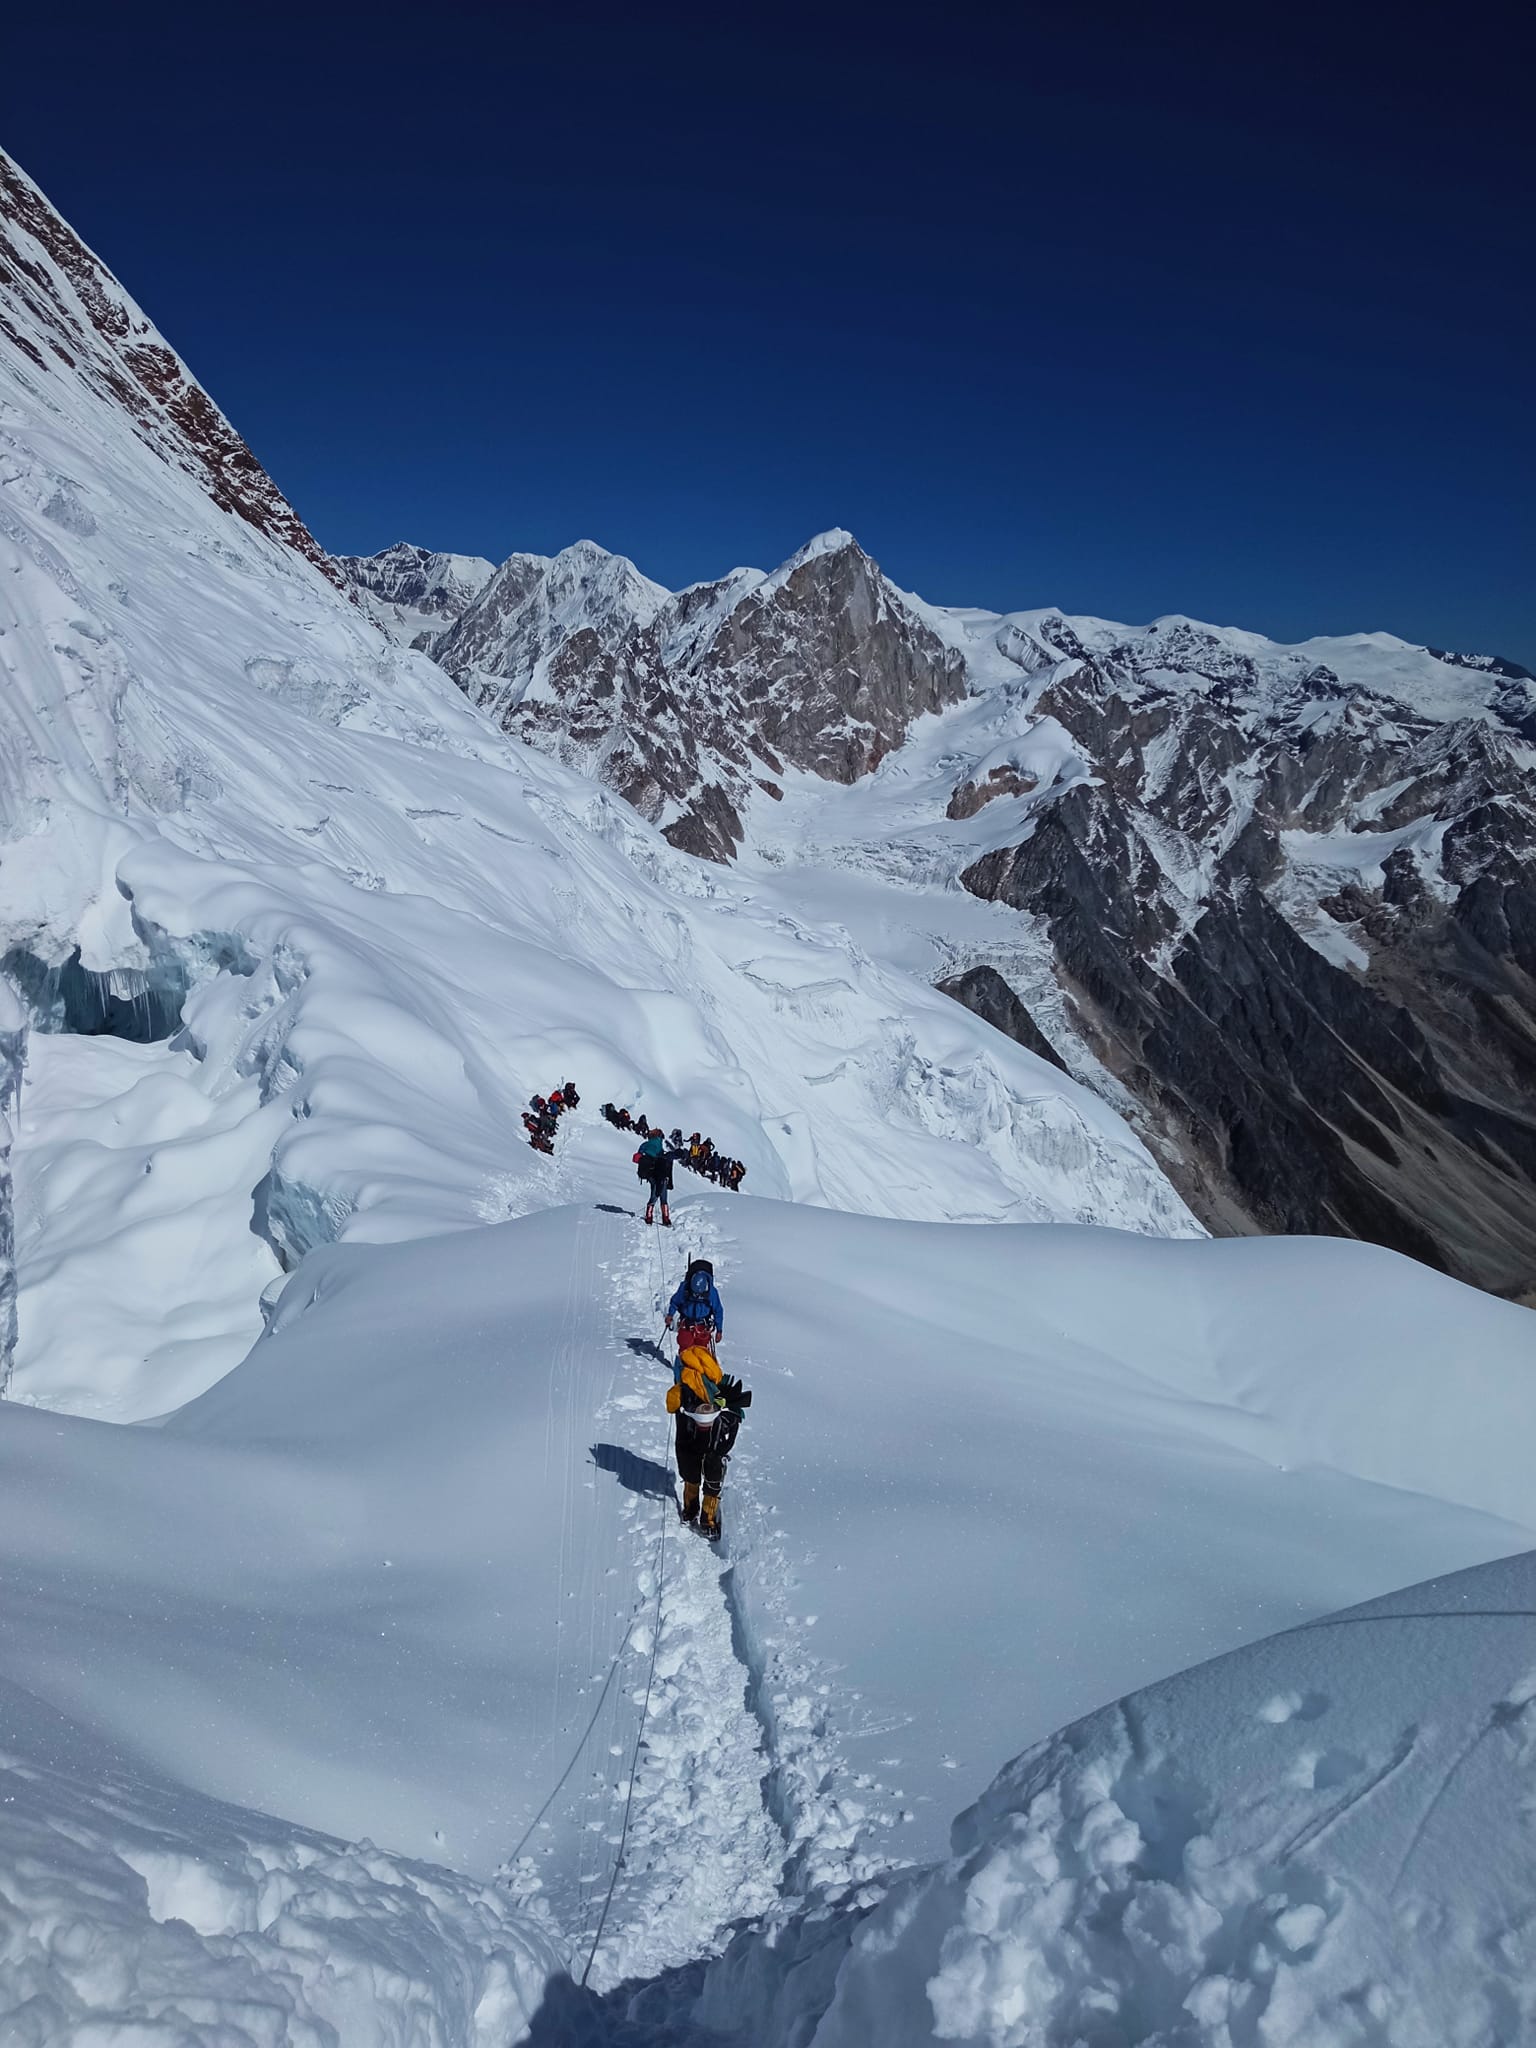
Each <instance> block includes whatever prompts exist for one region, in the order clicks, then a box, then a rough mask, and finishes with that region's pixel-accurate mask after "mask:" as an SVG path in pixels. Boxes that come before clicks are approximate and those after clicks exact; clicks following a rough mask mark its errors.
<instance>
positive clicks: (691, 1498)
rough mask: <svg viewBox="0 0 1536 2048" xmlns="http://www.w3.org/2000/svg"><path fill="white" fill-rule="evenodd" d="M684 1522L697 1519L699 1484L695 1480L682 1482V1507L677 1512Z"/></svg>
mask: <svg viewBox="0 0 1536 2048" xmlns="http://www.w3.org/2000/svg"><path fill="white" fill-rule="evenodd" d="M678 1512H679V1513H680V1514H681V1516H682V1518H683V1520H684V1521H685V1522H696V1521H697V1520H698V1519H699V1482H698V1481H697V1479H685V1480H684V1481H683V1505H682V1507H681V1508H680V1509H679V1510H678Z"/></svg>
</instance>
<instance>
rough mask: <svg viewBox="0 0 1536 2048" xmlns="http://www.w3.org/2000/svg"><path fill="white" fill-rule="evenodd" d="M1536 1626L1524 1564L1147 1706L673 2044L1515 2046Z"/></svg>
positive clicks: (683, 1995)
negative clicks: (701, 2033) (942, 1858)
mask: <svg viewBox="0 0 1536 2048" xmlns="http://www.w3.org/2000/svg"><path fill="white" fill-rule="evenodd" d="M1533 1624H1536V1555H1531V1554H1527V1555H1525V1556H1523V1557H1517V1558H1510V1559H1507V1560H1505V1561H1503V1562H1500V1563H1496V1564H1488V1565H1483V1566H1481V1567H1479V1568H1478V1569H1476V1570H1472V1571H1466V1572H1461V1573H1458V1574H1456V1575H1455V1576H1453V1577H1450V1578H1442V1579H1438V1580H1436V1581H1433V1582H1432V1583H1430V1584H1428V1585H1420V1586H1414V1587H1410V1588H1409V1589H1408V1590H1407V1591H1406V1592H1403V1593H1398V1594H1395V1595H1393V1596H1392V1597H1390V1598H1389V1599H1385V1600H1379V1601H1374V1602H1371V1603H1369V1604H1368V1605H1365V1606H1362V1607H1357V1608H1354V1609H1352V1610H1351V1611H1349V1612H1346V1613H1342V1614H1337V1615H1333V1616H1331V1617H1329V1618H1328V1619H1326V1620H1324V1621H1321V1622H1315V1623H1311V1624H1308V1625H1307V1626H1305V1627H1303V1628H1300V1629H1297V1630H1294V1631H1291V1632H1289V1633H1287V1634H1284V1635H1280V1636H1275V1637H1272V1638H1270V1639H1269V1640H1268V1641H1265V1642H1262V1643H1258V1644H1254V1645H1252V1646H1250V1647H1248V1648H1246V1649H1243V1650H1240V1651H1238V1652H1236V1653H1235V1654H1233V1655H1230V1656H1227V1657H1223V1658H1220V1659H1218V1660H1217V1661H1216V1662H1214V1663H1210V1664H1205V1665H1202V1666H1200V1667H1199V1668H1197V1669H1195V1670H1193V1671H1188V1672H1185V1673H1184V1674H1183V1675H1182V1676H1180V1677H1178V1678H1175V1679H1171V1680H1169V1681H1168V1682H1166V1683H1165V1684H1162V1685H1158V1686H1154V1687H1152V1688H1150V1689H1149V1690H1147V1691H1144V1692H1139V1693H1136V1694H1133V1695H1132V1696H1131V1697H1129V1698H1127V1699H1124V1700H1122V1701H1121V1702H1120V1703H1119V1704H1118V1705H1116V1706H1113V1707H1107V1708H1105V1709H1104V1710H1103V1711H1102V1712H1100V1713H1098V1714H1095V1715H1092V1716H1090V1717H1089V1718H1088V1719H1087V1720H1084V1721H1081V1722H1079V1723H1077V1724H1076V1725H1074V1726H1072V1727H1069V1728H1066V1729H1063V1731H1062V1732H1061V1734H1059V1735H1057V1736H1055V1737H1053V1738H1052V1739H1051V1740H1050V1741H1048V1742H1045V1743H1042V1744H1040V1745H1039V1746H1038V1747H1037V1748H1035V1749H1033V1750H1030V1751H1027V1752H1026V1753H1025V1754H1024V1755H1023V1756H1021V1757H1019V1758H1017V1759H1016V1760H1015V1761H1014V1762H1013V1763H1012V1764H1010V1765H1009V1766H1008V1768H1007V1769H1006V1770H1005V1771H1003V1772H1002V1773H1001V1774H1000V1775H999V1776H998V1778H997V1779H996V1780H995V1782H994V1783H993V1784H992V1786H991V1787H990V1789H989V1790H988V1791H987V1792H986V1794H985V1795H984V1796H983V1797H982V1798H981V1799H980V1800H978V1801H977V1803H976V1804H975V1805H974V1806H973V1807H971V1808H970V1809H969V1810H968V1811H967V1812H965V1813H964V1814H962V1815H961V1816H960V1818H959V1819H958V1820H957V1821H956V1823H955V1829H954V1841H953V1847H952V1854H951V1856H950V1858H949V1860H948V1861H946V1862H944V1863H941V1864H939V1865H937V1866H936V1867H935V1868H934V1869H932V1870H929V1871H924V1872H921V1873H918V1874H916V1875H914V1876H912V1877H910V1878H907V1879H905V1880H898V1881H897V1882H896V1883H894V1884H892V1885H890V1886H889V1887H888V1888H886V1889H885V1890H884V1894H883V1896H882V1897H881V1898H880V1899H879V1902H878V1903H877V1904H874V1905H873V1909H872V1910H871V1902H870V1901H869V1900H868V1899H867V1898H866V1899H864V1900H863V1901H861V1902H860V1904H859V1906H856V1907H855V1908H854V1909H852V1910H849V1909H848V1908H847V1907H846V1906H844V1907H842V1908H841V1909H838V1908H836V1907H833V1908H831V1909H829V1908H828V1907H827V1906H826V1905H823V1906H821V1907H820V1908H819V1909H818V1910H813V1911H809V1912H806V1913H805V1914H803V1915H802V1916H800V1917H799V1918H797V1919H796V1920H795V1921H794V1922H792V1923H791V1925H790V1926H789V1927H788V1928H786V1929H783V1930H781V1931H780V1932H779V1934H778V1936H777V1938H776V1940H775V1941H773V1942H772V1943H767V1942H764V1941H763V1940H761V1939H757V1938H754V1937H750V1936H749V1937H745V1938H743V1939H742V1940H741V1941H739V1942H738V1943H737V1945H736V1946H735V1947H734V1948H733V1949H732V1951H731V1953H730V1955H729V1956H728V1957H726V1958H725V1959H724V1960H723V1961H722V1962H721V1963H719V1964H717V1965H716V1966H715V1967H714V1968H713V1969H712V1971H711V1972H710V1974H709V1978H708V1981H707V1986H706V1990H705V1993H704V1996H703V1998H702V1999H701V2000H698V2001H695V2000H694V1999H693V1997H692V1996H691V1995H690V1991H691V1987H689V1988H688V1989H682V1988H681V1987H680V1988H679V1992H678V1995H677V1999H676V2011H677V2015H678V2019H679V2020H683V2019H685V2018H691V2017H695V2016H696V2017H699V2018H701V2019H703V2020H705V2021H706V2022H709V2023H712V2024H715V2025H719V2026H720V2027H722V2028H737V2027H739V2028H740V2029H741V2032H740V2034H739V2035H738V2038H743V2039H748V2040H750V2041H752V2042H753V2044H754V2048H780V2044H783V2048H788V2044H790V2043H793V2044H794V2048H866V2044H868V2043H870V2042H873V2041H879V2042H880V2043H882V2044H883V2048H918V2044H923V2048H927V2044H929V2043H932V2042H937V2041H970V2042H977V2043H986V2044H987V2048H1035V2044H1037V2043H1038V2044H1047V2043H1051V2044H1055V2043H1060V2044H1063V2048H1064V2044H1067V2043H1073V2044H1076V2043H1080V2042H1081V2043H1092V2044H1095V2048H1097V2044H1101V2043H1102V2044H1110V2043H1116V2044H1118V2043H1127V2044H1129V2043H1138V2044H1146V2048H1154V2044H1156V2048H1175V2044H1177V2048H1232V2044H1233V2043H1235V2042H1239V2041H1243V2042H1255V2043H1259V2044H1263V2048H1346V2044H1353V2043H1360V2042H1372V2043H1380V2044H1383V2048H1447V2044H1450V2043H1455V2044H1457V2048H1521V2044H1523V2043H1527V2042H1529V2041H1531V2040H1533V2039H1536V1945H1533V1941H1536V1911H1533V1907H1536V1887H1533V1884H1532V1875H1531V1870H1532V1866H1531V1852H1530V1825H1531V1811H1532V1798H1533V1779H1532V1774H1533V1771H1536V1627H1533ZM743 2022H745V2023H744V2024H743ZM567 2038H570V2039H575V2038H579V2036H577V2035H575V2034H571V2035H568V2036H567ZM589 2038H592V2039H600V2038H602V2036H601V2034H599V2033H594V2034H592V2035H591V2036H589ZM654 2038H655V2039H657V2040H663V2039H665V2038H666V2034H665V2032H664V2031H658V2033H657V2034H656V2036H655V2037H654Z"/></svg>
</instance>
